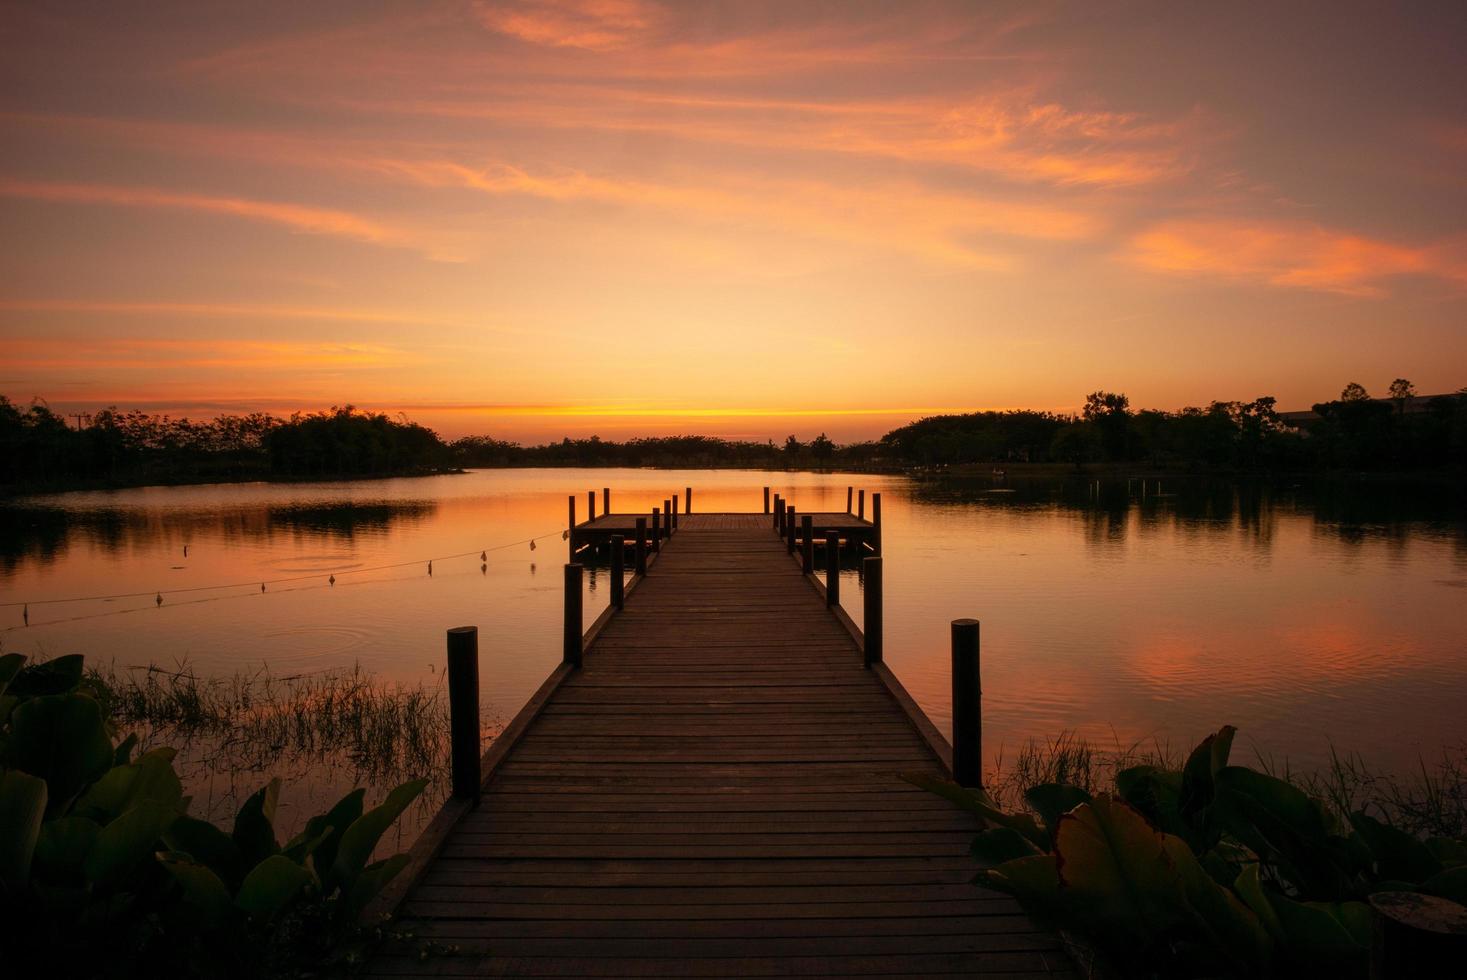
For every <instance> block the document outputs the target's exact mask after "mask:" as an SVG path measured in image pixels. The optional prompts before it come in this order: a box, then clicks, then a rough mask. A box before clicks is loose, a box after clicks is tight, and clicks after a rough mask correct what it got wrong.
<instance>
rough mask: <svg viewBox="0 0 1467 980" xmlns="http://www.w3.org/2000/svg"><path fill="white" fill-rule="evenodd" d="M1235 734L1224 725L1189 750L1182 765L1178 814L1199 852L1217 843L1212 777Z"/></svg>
mask: <svg viewBox="0 0 1467 980" xmlns="http://www.w3.org/2000/svg"><path fill="white" fill-rule="evenodd" d="M1236 733H1237V729H1236V728H1234V727H1233V726H1232V725H1224V726H1223V727H1222V728H1220V729H1218V731H1217V732H1216V733H1215V734H1213V735H1209V736H1207V737H1206V738H1204V739H1203V740H1202V742H1201V743H1200V744H1199V745H1198V746H1197V748H1195V749H1193V750H1192V754H1191V755H1190V756H1189V757H1188V758H1187V764H1186V765H1185V766H1184V767H1183V768H1182V787H1181V793H1180V794H1179V795H1178V798H1177V814H1178V816H1180V817H1181V818H1182V820H1183V821H1185V822H1186V824H1187V826H1188V828H1189V830H1190V831H1191V832H1190V833H1189V834H1188V835H1187V839H1188V841H1189V842H1190V843H1191V844H1192V846H1193V847H1194V848H1196V849H1197V850H1200V851H1205V850H1207V849H1208V848H1209V847H1211V846H1212V845H1213V844H1215V843H1217V839H1218V836H1219V835H1220V833H1221V830H1220V829H1219V827H1218V821H1217V819H1216V817H1215V815H1214V814H1213V813H1212V802H1213V799H1214V797H1215V796H1216V785H1215V783H1214V777H1216V775H1217V774H1218V773H1219V772H1221V771H1222V769H1223V768H1224V767H1225V766H1226V765H1227V764H1228V755H1229V754H1230V753H1231V752H1232V748H1233V735H1234V734H1236Z"/></svg>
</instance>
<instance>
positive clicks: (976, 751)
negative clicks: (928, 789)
mask: <svg viewBox="0 0 1467 980" xmlns="http://www.w3.org/2000/svg"><path fill="white" fill-rule="evenodd" d="M952 632H953V780H954V781H955V782H956V783H957V784H958V785H959V786H973V787H981V786H982V785H983V692H982V689H981V687H980V681H979V677H978V620H976V619H955V620H953V623H952Z"/></svg>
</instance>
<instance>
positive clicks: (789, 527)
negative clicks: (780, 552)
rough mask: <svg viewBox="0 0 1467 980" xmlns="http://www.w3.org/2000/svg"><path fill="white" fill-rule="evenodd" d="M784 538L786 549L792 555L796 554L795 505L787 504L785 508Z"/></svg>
mask: <svg viewBox="0 0 1467 980" xmlns="http://www.w3.org/2000/svg"><path fill="white" fill-rule="evenodd" d="M784 536H785V539H786V542H787V543H786V545H785V547H786V548H787V549H788V551H789V553H790V554H794V553H795V505H794V504H786V505H785V508H784Z"/></svg>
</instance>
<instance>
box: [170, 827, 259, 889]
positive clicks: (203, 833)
mask: <svg viewBox="0 0 1467 980" xmlns="http://www.w3.org/2000/svg"><path fill="white" fill-rule="evenodd" d="M163 841H164V843H166V844H167V845H168V846H169V847H170V848H172V849H173V850H175V851H179V852H181V853H184V854H187V855H188V856H189V857H190V858H192V859H193V860H194V861H195V862H197V863H199V864H202V865H204V866H205V867H207V868H208V869H209V870H210V871H212V872H214V874H215V875H216V876H218V877H219V879H220V880H221V881H223V882H224V883H225V884H226V885H227V886H228V887H229V888H230V889H234V888H237V887H238V886H239V883H240V881H241V880H243V878H244V860H243V859H242V858H241V857H240V854H239V848H238V847H236V846H235V843H234V839H233V838H231V837H230V836H229V835H228V834H226V833H225V832H224V831H222V830H220V829H219V828H218V827H216V826H214V825H213V824H212V823H210V822H209V821H207V820H199V819H198V818H197V817H189V816H180V817H178V818H177V819H175V820H174V821H173V823H171V824H169V825H168V827H167V829H166V830H164V831H163Z"/></svg>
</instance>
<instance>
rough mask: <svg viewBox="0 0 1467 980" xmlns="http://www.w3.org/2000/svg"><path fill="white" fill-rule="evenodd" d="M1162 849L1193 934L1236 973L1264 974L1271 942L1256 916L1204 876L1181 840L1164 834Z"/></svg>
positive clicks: (1194, 857)
mask: <svg viewBox="0 0 1467 980" xmlns="http://www.w3.org/2000/svg"><path fill="white" fill-rule="evenodd" d="M1163 846H1164V847H1165V848H1166V852H1167V854H1168V856H1169V857H1170V858H1171V862H1172V866H1173V867H1175V868H1176V869H1177V875H1178V878H1179V879H1180V881H1181V885H1182V894H1183V895H1184V897H1185V899H1186V905H1187V907H1188V909H1189V910H1190V911H1191V912H1192V923H1191V925H1192V929H1193V931H1194V932H1195V933H1196V934H1198V935H1199V936H1202V937H1205V939H1206V941H1207V942H1206V945H1207V946H1208V947H1209V948H1210V949H1211V950H1213V951H1214V952H1215V953H1216V955H1217V958H1218V959H1219V960H1221V961H1223V962H1227V963H1230V964H1232V966H1233V967H1234V969H1235V970H1236V971H1237V972H1238V973H1241V974H1244V975H1247V976H1264V975H1267V973H1268V964H1269V961H1270V959H1271V957H1272V955H1273V941H1272V939H1271V938H1270V936H1269V934H1268V931H1267V930H1266V929H1265V928H1264V926H1263V924H1262V923H1261V922H1260V921H1259V919H1258V916H1257V915H1256V914H1255V913H1254V912H1253V911H1252V910H1250V909H1249V908H1248V907H1247V906H1246V905H1244V904H1243V903H1242V902H1240V901H1239V900H1238V898H1237V896H1235V895H1234V894H1233V893H1232V892H1231V891H1229V890H1228V889H1227V888H1224V887H1223V886H1221V885H1219V884H1218V883H1217V882H1216V881H1215V880H1214V879H1213V877H1212V875H1210V874H1208V873H1207V871H1206V870H1205V869H1204V868H1203V867H1202V865H1201V863H1200V862H1199V861H1198V860H1197V856H1196V855H1195V854H1193V853H1192V849H1191V848H1190V847H1188V846H1187V843H1186V842H1185V841H1183V840H1182V839H1181V838H1180V837H1174V836H1172V835H1170V834H1167V835H1163Z"/></svg>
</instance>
